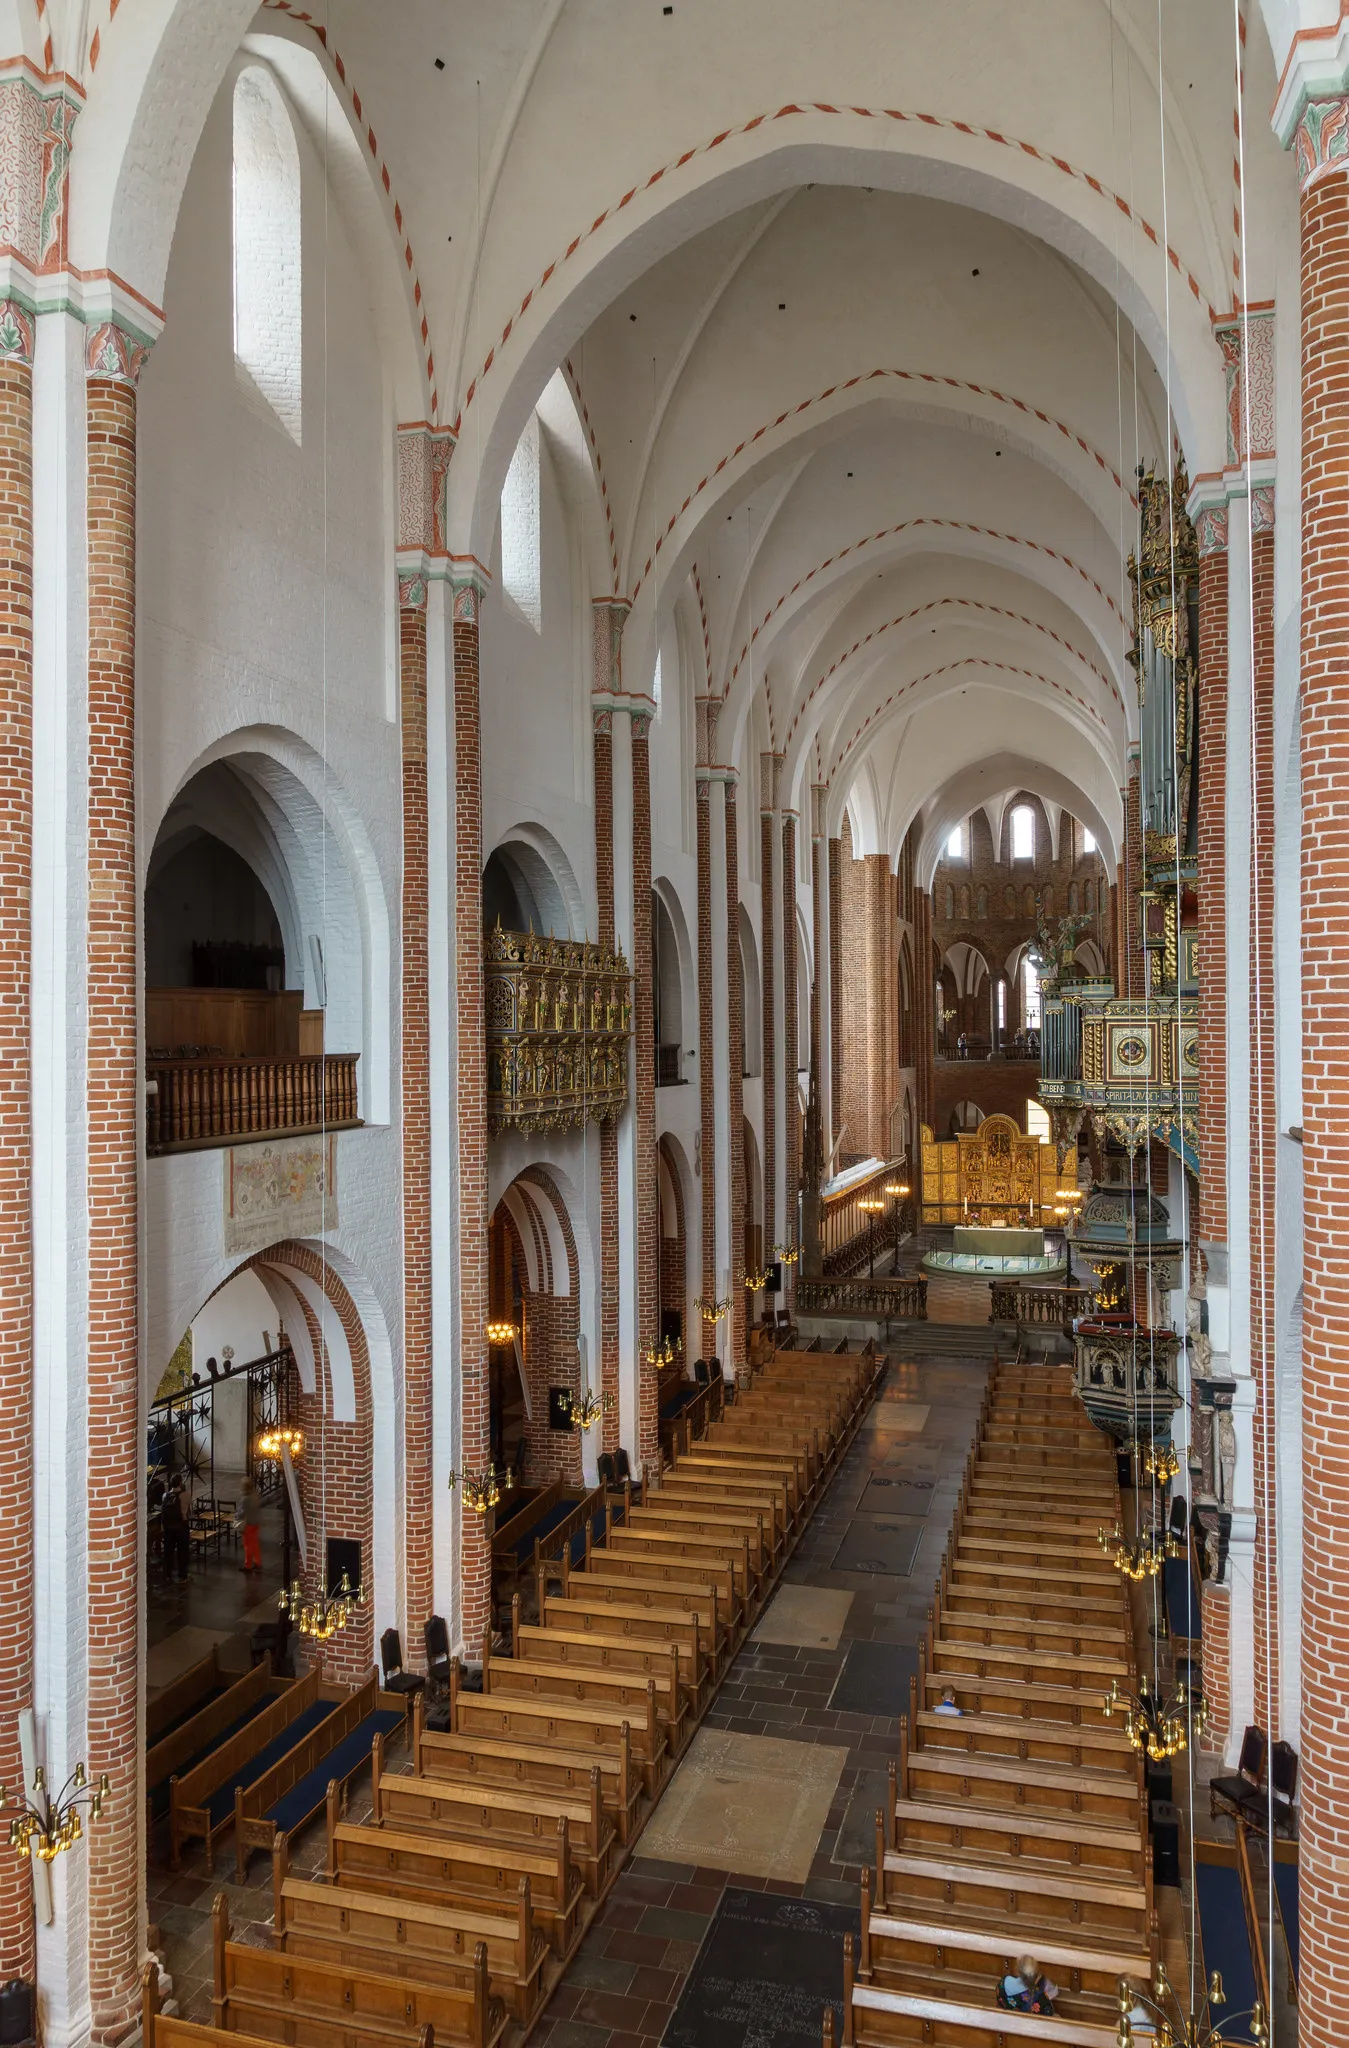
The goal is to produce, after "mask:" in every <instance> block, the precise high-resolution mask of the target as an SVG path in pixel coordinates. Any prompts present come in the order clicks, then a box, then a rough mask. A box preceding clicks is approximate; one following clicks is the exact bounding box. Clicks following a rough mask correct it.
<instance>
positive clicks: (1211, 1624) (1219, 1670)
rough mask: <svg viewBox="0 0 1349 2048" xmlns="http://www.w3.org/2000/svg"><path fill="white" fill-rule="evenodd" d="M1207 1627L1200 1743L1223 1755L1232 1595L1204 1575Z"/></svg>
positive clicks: (1228, 1717)
mask: <svg viewBox="0 0 1349 2048" xmlns="http://www.w3.org/2000/svg"><path fill="white" fill-rule="evenodd" d="M1199 1613H1200V1626H1201V1627H1202V1629H1203V1631H1204V1699H1205V1702H1206V1704H1207V1706H1208V1722H1207V1725H1206V1727H1205V1729H1204V1734H1203V1739H1202V1741H1201V1742H1200V1744H1199V1747H1200V1748H1201V1749H1202V1750H1204V1751H1205V1752H1206V1753H1207V1754H1208V1755H1210V1756H1221V1755H1222V1753H1223V1751H1224V1750H1225V1749H1226V1747H1227V1738H1228V1736H1229V1735H1230V1734H1231V1731H1232V1667H1231V1659H1232V1596H1231V1594H1230V1593H1229V1592H1228V1589H1227V1587H1226V1586H1217V1585H1215V1584H1214V1583H1213V1581H1212V1580H1211V1579H1205V1581H1204V1583H1203V1585H1202V1587H1201V1588H1200V1593H1199Z"/></svg>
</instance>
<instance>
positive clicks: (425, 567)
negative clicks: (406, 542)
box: [395, 548, 430, 612]
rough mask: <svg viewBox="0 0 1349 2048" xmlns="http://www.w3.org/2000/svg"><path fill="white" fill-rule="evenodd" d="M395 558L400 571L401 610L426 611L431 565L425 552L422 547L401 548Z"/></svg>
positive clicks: (399, 607)
mask: <svg viewBox="0 0 1349 2048" xmlns="http://www.w3.org/2000/svg"><path fill="white" fill-rule="evenodd" d="M395 560H396V567H397V572H398V609H399V611H400V612H409V611H411V612H422V611H425V610H426V591H427V585H428V584H429V582H430V565H429V563H428V562H427V559H426V556H425V554H424V553H423V551H422V550H421V549H420V548H399V550H398V554H397V556H396V558H395Z"/></svg>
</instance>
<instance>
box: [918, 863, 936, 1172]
mask: <svg viewBox="0 0 1349 2048" xmlns="http://www.w3.org/2000/svg"><path fill="white" fill-rule="evenodd" d="M913 941H914V944H913V950H914V954H915V960H914V970H913V972H914V980H915V982H916V983H917V987H916V988H915V990H914V1002H915V1004H916V1005H917V1008H916V1010H915V1012H914V1021H915V1023H916V1024H917V1027H918V1029H917V1033H916V1039H917V1043H916V1045H915V1047H914V1051H915V1053H916V1055H917V1062H918V1072H917V1076H916V1083H917V1094H918V1121H919V1123H920V1124H927V1125H928V1127H929V1128H930V1129H933V1130H935V1128H936V1101H937V1079H936V1072H935V1068H934V1060H935V1057H936V1050H935V1049H936V1036H937V1021H936V1017H935V1016H934V1014H933V1002H934V995H933V986H932V892H931V890H930V889H915V891H914V896H913ZM936 1135H937V1136H938V1137H940V1136H941V1133H940V1132H939V1131H938V1132H937V1133H936ZM915 1144H916V1145H917V1152H918V1160H919V1166H920V1171H921V1161H922V1147H921V1144H920V1143H918V1140H917V1133H915Z"/></svg>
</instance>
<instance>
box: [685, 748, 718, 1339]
mask: <svg viewBox="0 0 1349 2048" xmlns="http://www.w3.org/2000/svg"><path fill="white" fill-rule="evenodd" d="M696 808H697V829H698V1111H699V1118H700V1122H701V1127H702V1137H701V1146H700V1153H701V1179H702V1207H703V1230H702V1236H703V1277H702V1283H701V1285H700V1286H699V1289H698V1292H699V1294H700V1295H701V1297H702V1298H703V1300H704V1301H711V1300H712V1299H714V1298H715V1296H716V1292H717V1214H716V1194H715V1190H716V1184H717V1137H716V1104H715V1098H714V1096H713V1092H712V1091H713V1075H712V1059H713V1051H712V785H711V783H710V782H709V781H708V780H707V777H706V776H699V778H698V787H697V806H696ZM695 1334H696V1346H697V1348H696V1349H695V1351H694V1354H693V1355H694V1357H695V1358H696V1357H697V1356H698V1354H699V1352H702V1353H704V1354H705V1353H707V1352H708V1351H710V1350H711V1349H712V1348H713V1345H714V1344H715V1341H716V1339H715V1335H714V1332H713V1330H712V1327H711V1325H710V1324H706V1325H704V1327H703V1328H702V1329H700V1330H698V1331H697V1332H696V1333H694V1332H690V1342H693V1341H694V1338H695Z"/></svg>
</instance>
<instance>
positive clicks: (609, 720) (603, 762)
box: [593, 710, 619, 1451]
mask: <svg viewBox="0 0 1349 2048" xmlns="http://www.w3.org/2000/svg"><path fill="white" fill-rule="evenodd" d="M593 723H594V747H595V896H596V902H597V905H598V911H599V924H598V938H599V943H600V945H601V946H602V947H603V948H604V950H605V951H606V952H609V953H612V952H613V950H614V946H615V944H616V940H615V927H614V720H613V713H612V712H611V711H608V710H597V711H596V712H595V713H594V714H593ZM599 1131H600V1358H599V1366H600V1388H601V1391H602V1392H603V1393H604V1394H606V1395H607V1396H608V1397H609V1404H610V1405H609V1408H608V1411H607V1413H606V1414H605V1416H604V1419H603V1421H602V1422H601V1424H600V1428H601V1431H602V1433H603V1435H602V1441H603V1444H604V1448H605V1450H606V1451H614V1450H617V1448H618V1434H619V1430H618V1425H619V1414H618V1288H619V1282H618V1124H617V1121H616V1120H615V1119H613V1118H611V1119H610V1121H609V1122H608V1123H604V1124H601V1125H600V1127H599Z"/></svg>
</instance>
